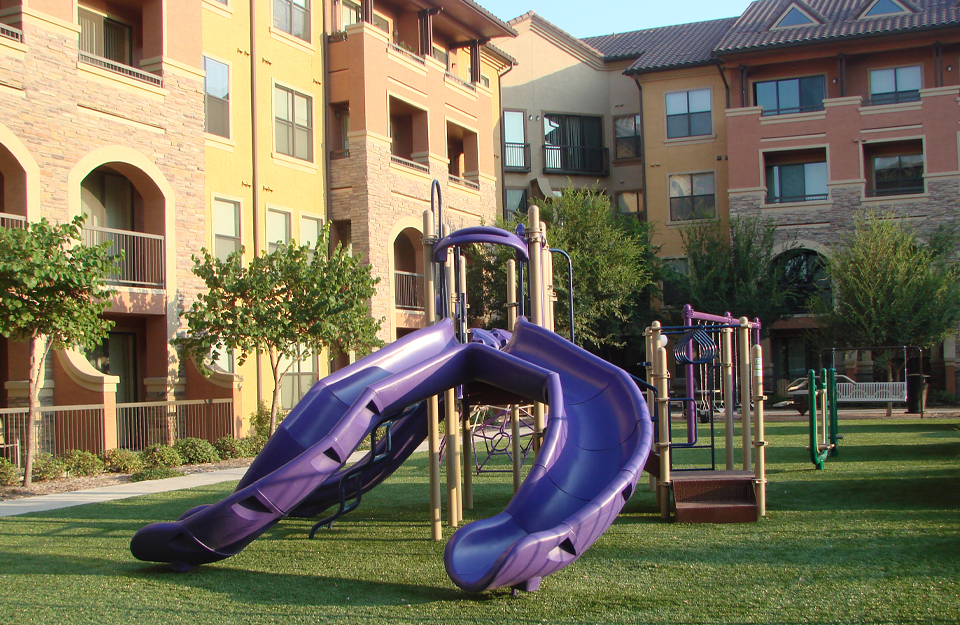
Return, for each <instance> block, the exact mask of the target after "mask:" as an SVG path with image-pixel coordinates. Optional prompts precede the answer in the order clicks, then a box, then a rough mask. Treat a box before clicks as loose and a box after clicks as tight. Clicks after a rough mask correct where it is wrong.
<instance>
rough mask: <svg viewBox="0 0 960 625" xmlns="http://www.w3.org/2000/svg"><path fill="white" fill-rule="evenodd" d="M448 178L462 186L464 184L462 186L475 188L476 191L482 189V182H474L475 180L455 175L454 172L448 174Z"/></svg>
mask: <svg viewBox="0 0 960 625" xmlns="http://www.w3.org/2000/svg"><path fill="white" fill-rule="evenodd" d="M447 179H448V180H449V181H450V182H452V183H454V184H458V185H460V186H462V187H467V188H470V189H473V190H474V191H479V190H480V183H479V182H474V181H473V180H467V179H466V178H461V177H460V176H454V175H453V174H449V175H448V176H447Z"/></svg>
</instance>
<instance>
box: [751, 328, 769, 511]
mask: <svg viewBox="0 0 960 625" xmlns="http://www.w3.org/2000/svg"><path fill="white" fill-rule="evenodd" d="M752 360H753V392H754V395H753V402H754V406H755V407H756V410H755V414H754V418H755V429H754V433H753V446H754V447H755V448H756V454H757V458H756V463H755V465H754V468H755V475H754V480H753V483H754V489H756V494H757V512H758V514H759V515H760V516H766V515H767V467H766V453H765V451H764V447H765V446H766V444H767V441H766V440H764V433H763V402H764V400H766V399H767V397H766V395H764V394H763V349H762V348H761V347H760V346H759V345H754V346H753V358H752Z"/></svg>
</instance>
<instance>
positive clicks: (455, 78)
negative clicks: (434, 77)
mask: <svg viewBox="0 0 960 625" xmlns="http://www.w3.org/2000/svg"><path fill="white" fill-rule="evenodd" d="M444 74H445V77H446V79H447V80H449V81H451V82H455V83H457V84H458V85H460V86H461V87H464V88H466V89H469V90H470V91H476V90H477V86H476V85H475V84H473V83H470V82H467V81H466V80H464V79H462V78H460V77H459V76H454V75H453V74H451V73H450V72H444Z"/></svg>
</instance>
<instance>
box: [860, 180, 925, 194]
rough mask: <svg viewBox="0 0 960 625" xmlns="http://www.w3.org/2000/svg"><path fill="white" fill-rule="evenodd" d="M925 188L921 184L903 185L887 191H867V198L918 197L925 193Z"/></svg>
mask: <svg viewBox="0 0 960 625" xmlns="http://www.w3.org/2000/svg"><path fill="white" fill-rule="evenodd" d="M923 191H924V186H923V183H922V182H921V183H920V184H903V185H900V186H895V187H888V188H885V189H867V190H866V193H865V195H866V197H891V196H897V195H916V194H919V193H923Z"/></svg>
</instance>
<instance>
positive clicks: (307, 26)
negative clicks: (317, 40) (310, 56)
mask: <svg viewBox="0 0 960 625" xmlns="http://www.w3.org/2000/svg"><path fill="white" fill-rule="evenodd" d="M299 1H300V2H303V3H304V4H305V6H299V5H298V0H273V3H272V5H271V20H270V24H271V26H273V28H276V29H277V30H279V31H281V32H284V33H287V34H288V35H290V36H291V37H296V38H297V39H300V40H301V41H306V42H307V43H312V42H313V8H312V6H311V4H310V0H299ZM282 5H286V6H287V7H288V11H289V13H288V14H289V16H290V28H289V29H287V28H284V27H283V26H282V25H278V24H277V7H278V6H282ZM297 8H299V9H300V10H301V11H302V12H303V13H304V14H305V15H304V18H303V27H304V30H305V31H306V32H300V33H295V32H294V30H296V29H295V28H294V24H295V23H296V20H295V19H294V9H297Z"/></svg>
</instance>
